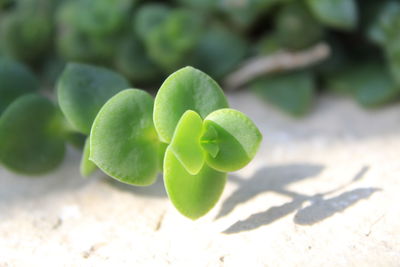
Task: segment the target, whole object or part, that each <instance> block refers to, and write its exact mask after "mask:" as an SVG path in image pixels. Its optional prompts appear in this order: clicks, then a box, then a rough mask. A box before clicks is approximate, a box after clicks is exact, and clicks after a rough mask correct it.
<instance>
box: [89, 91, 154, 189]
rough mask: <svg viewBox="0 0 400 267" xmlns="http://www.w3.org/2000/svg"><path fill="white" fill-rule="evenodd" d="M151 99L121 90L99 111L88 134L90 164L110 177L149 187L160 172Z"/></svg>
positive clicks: (145, 94) (138, 93) (144, 94)
mask: <svg viewBox="0 0 400 267" xmlns="http://www.w3.org/2000/svg"><path fill="white" fill-rule="evenodd" d="M153 103H154V101H153V98H152V96H151V95H149V94H148V93H146V92H145V91H142V90H138V89H128V90H124V91H122V92H120V93H118V94H117V95H115V96H114V97H112V98H111V99H110V100H109V101H107V103H106V104H105V105H104V106H103V107H102V108H101V110H100V111H99V114H98V115H97V117H96V119H95V121H94V123H93V127H92V131H91V134H90V160H91V161H93V162H94V163H95V164H96V165H97V166H98V167H99V168H100V169H102V170H103V171H104V172H105V173H106V174H108V175H110V176H111V177H113V178H115V179H117V180H119V181H121V182H124V183H128V184H133V185H149V184H151V183H153V182H154V181H155V179H156V175H157V172H158V170H159V150H160V146H161V144H160V142H159V140H158V136H157V133H156V131H155V129H154V125H153V120H152V111H153Z"/></svg>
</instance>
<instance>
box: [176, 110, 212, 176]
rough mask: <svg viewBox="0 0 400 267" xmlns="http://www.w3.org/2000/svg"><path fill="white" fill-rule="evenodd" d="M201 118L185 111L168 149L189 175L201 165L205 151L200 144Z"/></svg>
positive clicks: (199, 168)
mask: <svg viewBox="0 0 400 267" xmlns="http://www.w3.org/2000/svg"><path fill="white" fill-rule="evenodd" d="M202 129H203V120H202V119H201V117H200V116H199V114H197V113H196V112H194V111H192V110H188V111H186V112H185V113H184V114H183V116H182V118H181V119H180V120H179V122H178V125H177V126H176V129H175V133H174V136H173V138H172V141H171V144H170V149H171V150H172V151H173V152H174V154H175V156H176V158H177V159H178V160H179V161H180V162H181V164H182V166H184V167H185V169H186V171H187V172H188V173H190V174H191V175H194V174H197V173H198V172H199V171H200V170H201V168H202V167H203V164H204V161H205V153H204V151H203V148H202V147H201V145H200V137H201V134H202Z"/></svg>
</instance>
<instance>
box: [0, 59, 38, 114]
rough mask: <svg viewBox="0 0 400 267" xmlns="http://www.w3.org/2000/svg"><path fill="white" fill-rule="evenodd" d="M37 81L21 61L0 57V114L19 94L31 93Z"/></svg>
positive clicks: (35, 87)
mask: <svg viewBox="0 0 400 267" xmlns="http://www.w3.org/2000/svg"><path fill="white" fill-rule="evenodd" d="M38 88H39V82H38V80H37V79H36V77H35V76H34V75H33V73H32V72H31V71H30V70H29V69H28V68H27V67H25V66H24V65H22V64H21V63H18V62H17V61H14V60H11V59H5V58H0V114H1V113H2V112H3V111H4V110H5V109H6V108H7V106H8V105H9V104H10V103H11V102H13V101H14V100H15V99H16V98H18V97H19V96H22V95H24V94H28V93H33V92H35V91H36V90H38Z"/></svg>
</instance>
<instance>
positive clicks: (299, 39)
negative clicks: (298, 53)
mask: <svg viewBox="0 0 400 267" xmlns="http://www.w3.org/2000/svg"><path fill="white" fill-rule="evenodd" d="M275 27H276V34H275V35H276V37H277V39H278V41H279V43H280V44H281V46H283V47H285V48H288V49H293V50H298V49H304V48H307V47H309V46H311V45H313V44H314V43H316V42H317V41H319V40H320V39H321V38H322V37H323V33H324V31H323V28H322V26H321V24H320V23H318V21H316V20H315V19H314V17H313V16H312V15H311V14H310V12H309V11H308V10H307V9H306V8H305V7H304V6H303V5H302V4H300V3H297V2H296V3H295V4H291V5H287V6H286V7H284V8H283V9H281V10H280V12H279V13H278V15H277V16H276V17H275Z"/></svg>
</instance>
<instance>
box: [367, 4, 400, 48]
mask: <svg viewBox="0 0 400 267" xmlns="http://www.w3.org/2000/svg"><path fill="white" fill-rule="evenodd" d="M375 4H379V6H377V7H375V6H374V10H376V14H375V17H374V18H373V19H372V21H371V22H370V25H368V28H367V37H368V38H369V39H370V40H371V41H373V42H374V43H376V44H378V45H385V42H386V40H387V39H390V38H391V37H394V36H396V32H397V31H398V29H399V26H400V3H399V2H398V1H394V0H391V1H382V2H379V3H378V2H376V3H375Z"/></svg>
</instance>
